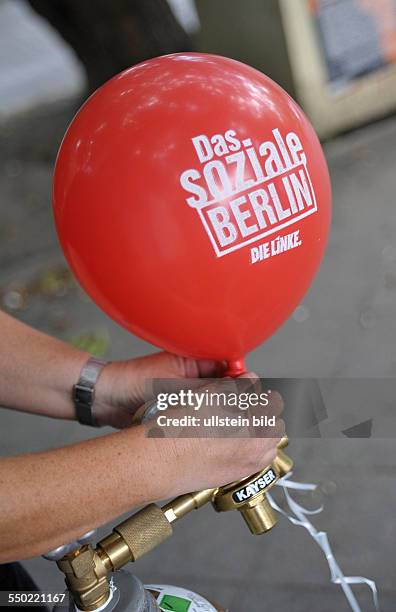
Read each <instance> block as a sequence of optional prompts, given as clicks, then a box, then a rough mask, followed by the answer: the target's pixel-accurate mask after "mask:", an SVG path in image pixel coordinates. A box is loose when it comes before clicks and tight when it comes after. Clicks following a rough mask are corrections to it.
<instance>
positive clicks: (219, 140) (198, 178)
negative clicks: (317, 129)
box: [180, 128, 317, 263]
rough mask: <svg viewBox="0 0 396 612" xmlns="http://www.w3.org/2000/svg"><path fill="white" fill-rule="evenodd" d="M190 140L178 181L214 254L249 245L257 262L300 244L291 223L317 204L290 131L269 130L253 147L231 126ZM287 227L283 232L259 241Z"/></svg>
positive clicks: (297, 141) (304, 159)
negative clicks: (192, 161)
mask: <svg viewBox="0 0 396 612" xmlns="http://www.w3.org/2000/svg"><path fill="white" fill-rule="evenodd" d="M191 140H192V146H193V147H194V150H195V153H196V155H197V165H196V167H194V168H188V169H187V170H184V172H182V174H181V176H180V183H181V186H182V187H183V189H184V190H185V191H186V193H187V197H186V203H187V204H188V205H189V206H191V207H192V208H195V209H196V211H197V213H198V215H199V218H200V220H201V222H202V225H203V229H204V231H205V232H206V233H207V234H208V237H209V239H210V242H211V244H212V246H213V249H214V251H215V253H216V255H217V257H222V256H223V255H227V254H228V253H232V252H233V251H236V250H237V249H241V248H243V247H245V246H247V245H254V246H251V247H250V261H251V263H257V262H258V261H262V260H263V259H266V258H267V257H271V256H274V255H278V254H280V253H282V252H284V251H287V250H290V249H293V248H297V247H299V246H301V244H302V237H301V236H300V232H299V229H298V225H297V226H296V225H295V224H297V223H298V221H299V220H300V219H303V218H304V217H307V216H308V215H312V214H313V213H315V212H316V211H317V203H316V198H315V193H314V190H313V186H312V182H311V178H310V176H309V172H308V167H307V157H306V154H305V152H304V148H303V145H302V143H301V140H300V138H299V137H298V135H297V134H296V133H295V132H288V133H281V131H280V130H279V129H278V128H276V129H273V130H272V138H271V139H270V140H265V141H263V142H262V143H261V144H259V145H258V146H254V145H253V142H252V139H251V138H244V139H240V138H238V135H237V133H236V131H235V130H227V131H226V132H225V133H224V134H214V135H211V136H210V135H206V134H200V135H197V136H195V137H194V138H192V139H191ZM293 225H294V226H295V227H292V226H293ZM288 226H290V233H289V234H287V235H282V236H278V237H277V238H276V239H274V237H272V239H271V240H269V241H266V242H263V241H262V239H263V238H266V237H267V236H271V235H272V234H276V233H279V230H281V229H283V228H286V227H288ZM258 242H260V244H259V245H257V244H256V243H258Z"/></svg>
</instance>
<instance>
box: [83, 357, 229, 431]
mask: <svg viewBox="0 0 396 612" xmlns="http://www.w3.org/2000/svg"><path fill="white" fill-rule="evenodd" d="M224 370H225V366H224V364H223V363H222V362H216V361H210V360H203V359H202V360H196V359H190V358H186V357H179V356H177V355H173V354H171V353H164V352H161V353H154V354H153V355H147V356H146V357H141V358H137V359H129V360H126V361H114V362H112V363H109V364H108V365H106V367H105V368H104V369H103V371H102V374H101V376H100V377H99V380H98V382H97V384H96V393H95V404H94V414H95V418H96V419H97V421H98V423H99V425H110V426H111V427H115V428H117V429H122V428H124V427H129V426H130V425H132V423H133V420H134V415H135V412H136V410H137V409H138V408H139V407H140V406H141V405H142V404H143V403H144V401H145V399H146V397H145V395H146V381H147V380H148V379H154V378H163V379H169V378H190V379H191V378H197V379H199V378H215V377H217V376H222V374H223V373H224Z"/></svg>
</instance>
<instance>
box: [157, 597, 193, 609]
mask: <svg viewBox="0 0 396 612" xmlns="http://www.w3.org/2000/svg"><path fill="white" fill-rule="evenodd" d="M190 605H191V599H190V600H188V599H184V598H182V597H176V596H175V595H164V596H163V598H162V599H161V602H160V608H161V610H171V611H172V612H187V611H188V609H189V607H190Z"/></svg>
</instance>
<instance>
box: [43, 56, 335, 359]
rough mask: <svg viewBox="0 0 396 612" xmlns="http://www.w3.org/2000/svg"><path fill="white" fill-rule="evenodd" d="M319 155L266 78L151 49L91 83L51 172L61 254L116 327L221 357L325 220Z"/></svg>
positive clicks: (294, 276)
mask: <svg viewBox="0 0 396 612" xmlns="http://www.w3.org/2000/svg"><path fill="white" fill-rule="evenodd" d="M330 207H331V192H330V182H329V176H328V171H327V166H326V162H325V159H324V156H323V153H322V149H321V146H320V144H319V141H318V139H317V137H316V135H315V132H314V130H313V128H312V127H311V125H310V123H309V122H308V120H307V119H306V117H305V115H304V114H303V112H302V111H301V109H300V108H299V106H298V105H297V104H296V103H295V102H294V101H293V100H292V99H291V98H290V97H289V96H288V95H287V94H286V93H285V91H284V90H283V89H281V87H279V86H278V85H277V84H276V83H274V82H273V81H272V80H271V79H269V78H268V77H267V76H265V75H263V74H262V73H260V72H258V71H257V70H255V69H253V68H251V67H249V66H246V65H244V64H241V63H240V62H237V61H234V60H231V59H227V58H224V57H218V56H215V55H206V54H199V53H181V54H175V55H168V56H164V57H159V58H155V59H152V60H149V61H146V62H143V63H141V64H139V65H137V66H134V67H133V68H130V69H128V70H125V71H124V72H122V73H121V74H119V75H117V76H115V77H114V78H113V79H111V80H110V81H109V82H107V83H106V84H105V85H103V86H102V87H101V88H100V89H98V90H97V91H96V92H95V93H94V94H93V95H92V96H91V97H90V98H89V99H88V101H87V102H86V103H85V104H84V105H83V107H82V108H81V109H80V111H79V112H78V114H77V115H76V117H75V118H74V120H73V121H72V123H71V125H70V127H69V129H68V131H67V133H66V136H65V138H64V140H63V142H62V145H61V148H60V151H59V154H58V158H57V162H56V168H55V177H54V211H55V219H56V225H57V229H58V233H59V237H60V241H61V244H62V247H63V249H64V252H65V255H66V257H67V260H68V262H69V264H70V266H71V267H72V269H73V270H74V272H75V274H76V276H77V277H78V279H79V281H80V283H81V284H82V286H83V287H84V288H85V289H86V291H87V292H88V293H89V294H90V296H91V297H92V298H93V299H94V301H95V302H96V303H97V304H98V305H99V306H100V307H101V308H102V309H103V310H104V311H106V312H107V313H108V314H109V315H110V316H111V317H112V318H113V319H115V320H116V321H117V322H118V323H120V324H121V325H123V326H124V327H126V328H127V329H129V330H130V331H131V332H133V333H135V334H137V335H138V336H141V337H142V338H144V339H145V340H147V341H149V342H151V343H153V344H155V345H158V346H160V347H162V348H164V349H166V350H168V351H172V352H175V353H179V354H182V355H187V356H192V357H196V358H210V359H225V360H228V361H231V362H232V361H235V360H238V359H240V358H243V356H244V355H245V354H246V353H247V352H248V351H250V350H252V349H253V348H255V347H256V346H257V345H258V344H260V343H261V342H262V341H263V340H265V339H266V338H268V337H269V336H270V335H271V334H272V333H273V332H274V331H275V330H276V329H277V328H278V327H279V326H280V325H281V324H282V323H283V322H284V321H285V320H286V319H287V317H288V316H289V315H290V314H291V312H292V311H293V310H294V308H295V307H296V306H297V304H298V303H299V302H300V300H301V298H302V296H303V295H304V293H305V292H306V291H307V289H308V287H309V285H310V283H311V281H312V279H313V277H314V275H315V273H316V271H317V269H318V266H319V263H320V261H321V258H322V255H323V251H324V248H325V244H326V238H327V234H328V228H329V221H330Z"/></svg>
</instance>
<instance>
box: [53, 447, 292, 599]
mask: <svg viewBox="0 0 396 612" xmlns="http://www.w3.org/2000/svg"><path fill="white" fill-rule="evenodd" d="M287 443H288V439H287V438H286V437H285V438H282V440H281V441H280V442H279V444H278V453H277V456H276V458H275V459H274V461H273V462H272V463H271V465H269V466H267V467H266V468H264V469H263V470H261V471H260V472H258V473H257V474H254V475H253V476H249V477H248V478H244V479H243V480H240V481H239V482H233V483H231V484H228V485H225V486H223V487H219V488H215V489H205V490H204V491H196V492H194V493H187V494H186V495H181V496H180V497H177V498H176V499H174V500H173V501H171V502H169V503H168V504H166V505H165V506H164V507H163V508H159V507H158V506H156V505H155V504H150V505H148V506H146V507H145V508H143V509H142V510H140V511H139V512H137V513H136V514H134V515H133V516H131V517H130V518H128V519H127V520H126V521H124V522H122V523H120V525H117V526H116V527H115V528H114V529H113V532H112V533H111V534H110V535H109V536H107V537H105V538H103V540H101V541H100V542H99V543H98V545H97V547H96V549H93V548H92V547H91V546H90V545H84V546H81V547H80V548H79V549H78V550H75V551H74V552H72V553H68V554H67V555H65V556H64V557H63V558H62V559H61V560H60V561H57V564H58V567H59V569H60V570H61V571H62V572H63V573H64V574H65V576H66V580H65V581H66V584H67V587H68V588H69V590H70V592H71V594H72V596H73V598H74V601H75V603H76V605H77V606H78V608H80V610H95V609H97V608H99V607H100V606H102V605H103V604H104V603H105V602H106V601H107V599H108V597H109V594H110V588H109V576H110V574H111V572H113V571H114V570H117V569H120V568H121V567H123V566H124V565H125V564H126V563H128V562H129V561H136V560H137V559H139V558H140V557H141V556H142V555H144V554H146V553H148V552H150V551H151V550H152V549H153V548H155V547H156V546H158V545H159V544H161V543H162V542H163V541H164V540H166V539H167V538H168V537H169V536H170V535H172V524H173V523H174V522H175V521H177V520H179V519H181V518H183V517H184V516H185V515H186V514H188V513H189V512H191V511H192V510H196V509H198V508H201V506H203V505H205V504H206V503H208V502H211V503H212V504H213V506H214V508H215V509H216V510H217V511H218V512H225V511H228V510H238V511H239V512H240V513H241V514H242V516H243V518H244V519H245V521H246V523H247V525H248V526H249V529H250V531H251V532H252V533H254V534H261V533H265V532H266V531H268V530H269V529H271V528H272V527H273V526H274V525H275V524H276V520H277V519H276V516H275V513H274V511H273V509H272V507H271V505H270V503H269V501H268V498H267V496H266V493H267V491H268V490H269V489H271V487H273V486H274V484H275V483H276V482H277V481H278V480H279V479H280V478H282V477H283V476H285V474H287V472H288V471H289V470H290V469H291V468H292V466H293V462H292V460H291V459H290V458H289V457H288V456H287V455H286V454H285V453H284V452H283V450H282V449H283V448H285V447H286V446H287Z"/></svg>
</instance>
